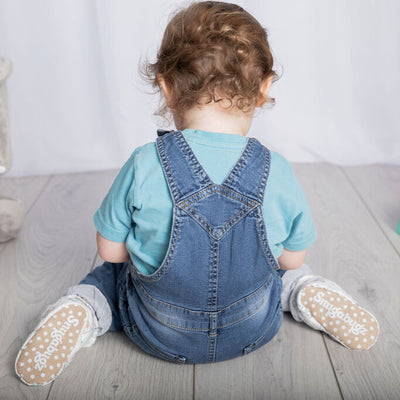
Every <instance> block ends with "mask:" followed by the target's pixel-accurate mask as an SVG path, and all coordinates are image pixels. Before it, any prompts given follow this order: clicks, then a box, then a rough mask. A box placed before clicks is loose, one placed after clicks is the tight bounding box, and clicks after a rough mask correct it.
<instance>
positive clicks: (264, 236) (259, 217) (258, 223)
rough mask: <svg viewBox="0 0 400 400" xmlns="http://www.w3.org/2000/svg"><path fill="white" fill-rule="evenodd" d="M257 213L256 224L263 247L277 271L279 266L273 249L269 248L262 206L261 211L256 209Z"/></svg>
mask: <svg viewBox="0 0 400 400" xmlns="http://www.w3.org/2000/svg"><path fill="white" fill-rule="evenodd" d="M256 213H257V218H256V226H257V231H258V234H259V235H260V241H261V245H262V248H263V250H264V254H265V255H266V257H267V259H268V260H269V262H270V264H271V265H272V268H273V269H274V270H275V271H277V270H278V269H279V268H278V266H277V263H276V261H275V259H274V257H273V256H272V252H271V249H270V248H269V244H268V240H267V232H266V230H265V224H264V217H263V212H262V208H261V207H260V210H259V211H258V210H256ZM260 213H261V214H260Z"/></svg>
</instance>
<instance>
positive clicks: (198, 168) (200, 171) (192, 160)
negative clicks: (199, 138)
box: [175, 131, 211, 184]
mask: <svg viewBox="0 0 400 400" xmlns="http://www.w3.org/2000/svg"><path fill="white" fill-rule="evenodd" d="M175 137H176V138H177V139H178V144H179V145H180V147H181V149H183V150H184V151H185V153H186V155H187V156H188V157H189V162H190V164H191V165H192V167H193V168H195V169H196V171H195V172H196V174H197V173H198V174H200V175H201V177H202V178H203V180H204V182H205V183H206V184H207V183H211V179H210V178H209V177H208V176H207V174H206V172H205V171H204V168H203V167H202V165H201V164H200V163H199V161H198V160H197V158H196V156H195V155H194V153H193V151H192V150H191V148H190V146H189V145H188V143H187V142H186V139H185V138H184V137H183V134H182V132H181V131H176V135H175ZM182 138H183V139H182Z"/></svg>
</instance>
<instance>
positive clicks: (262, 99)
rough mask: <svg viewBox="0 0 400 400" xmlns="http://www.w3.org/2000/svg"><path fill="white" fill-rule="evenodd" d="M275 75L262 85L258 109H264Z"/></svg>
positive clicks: (265, 80)
mask: <svg viewBox="0 0 400 400" xmlns="http://www.w3.org/2000/svg"><path fill="white" fill-rule="evenodd" d="M272 79H273V75H271V76H269V77H268V78H266V79H264V80H263V81H262V82H261V85H260V93H259V96H258V100H257V104H256V107H262V106H263V105H264V104H265V102H266V101H267V98H268V93H269V89H270V88H271V84H272Z"/></svg>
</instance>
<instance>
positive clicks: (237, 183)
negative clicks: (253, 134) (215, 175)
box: [222, 138, 271, 204]
mask: <svg viewBox="0 0 400 400" xmlns="http://www.w3.org/2000/svg"><path fill="white" fill-rule="evenodd" d="M270 162H271V153H270V151H269V149H268V148H267V147H265V146H264V145H262V144H261V143H260V142H259V141H258V140H257V139H256V138H249V139H248V141H247V145H246V146H245V148H244V150H243V152H242V155H241V156H240V158H239V160H238V162H237V163H236V164H235V166H234V167H233V168H232V170H231V172H230V173H229V174H228V176H227V177H226V178H225V180H224V182H223V183H222V185H223V186H225V187H227V188H229V189H232V190H235V191H238V192H240V193H242V194H243V195H245V196H247V197H250V198H251V199H253V200H255V201H257V202H259V203H260V204H262V203H263V200H264V191H265V185H266V184H267V180H268V175H269V168H270Z"/></svg>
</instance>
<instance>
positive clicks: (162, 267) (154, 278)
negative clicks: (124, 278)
mask: <svg viewBox="0 0 400 400" xmlns="http://www.w3.org/2000/svg"><path fill="white" fill-rule="evenodd" d="M181 219H182V216H181V215H179V216H177V215H176V221H175V222H174V230H173V233H172V237H171V239H170V243H171V246H172V251H170V250H171V249H168V250H167V252H168V258H167V259H166V260H165V263H163V264H161V265H160V267H159V269H158V271H157V272H156V273H155V275H149V276H148V275H143V274H141V273H139V272H138V271H137V270H136V269H135V270H134V273H135V275H136V276H137V277H138V278H139V279H141V280H144V281H148V282H153V281H157V280H159V279H160V278H161V277H162V276H163V275H164V274H165V272H166V271H167V270H168V269H169V265H170V264H171V260H172V257H173V255H174V253H175V250H176V243H175V242H176V238H177V237H178V234H179V228H180V225H181Z"/></svg>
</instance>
